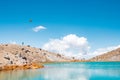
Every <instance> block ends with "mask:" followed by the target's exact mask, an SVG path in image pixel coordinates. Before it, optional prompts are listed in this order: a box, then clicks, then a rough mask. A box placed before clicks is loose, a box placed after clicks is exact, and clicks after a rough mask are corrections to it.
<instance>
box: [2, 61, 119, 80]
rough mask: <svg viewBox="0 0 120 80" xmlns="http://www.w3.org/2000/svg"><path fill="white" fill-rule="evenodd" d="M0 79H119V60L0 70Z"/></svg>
mask: <svg viewBox="0 0 120 80" xmlns="http://www.w3.org/2000/svg"><path fill="white" fill-rule="evenodd" d="M0 80H120V62H85V63H81V62H76V63H54V64H53V63H52V64H45V68H43V69H35V70H17V71H2V72H0Z"/></svg>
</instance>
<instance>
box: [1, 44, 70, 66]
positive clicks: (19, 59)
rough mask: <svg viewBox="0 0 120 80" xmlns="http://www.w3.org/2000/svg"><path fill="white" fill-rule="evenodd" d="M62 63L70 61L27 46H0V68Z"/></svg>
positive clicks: (61, 56) (58, 55)
mask: <svg viewBox="0 0 120 80" xmlns="http://www.w3.org/2000/svg"><path fill="white" fill-rule="evenodd" d="M64 61H70V59H68V58H66V57H64V56H63V55H60V54H55V53H51V52H48V51H46V50H42V49H40V48H35V47H30V46H29V45H27V46H23V45H17V44H0V66H3V65H23V64H30V63H33V62H35V63H41V62H64Z"/></svg>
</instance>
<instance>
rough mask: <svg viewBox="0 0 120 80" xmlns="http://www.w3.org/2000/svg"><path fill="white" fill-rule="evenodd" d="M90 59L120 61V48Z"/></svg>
mask: <svg viewBox="0 0 120 80" xmlns="http://www.w3.org/2000/svg"><path fill="white" fill-rule="evenodd" d="M88 61H120V48H118V49H116V50H113V51H110V52H107V53H104V54H102V55H99V56H96V57H93V58H91V59H89V60H88Z"/></svg>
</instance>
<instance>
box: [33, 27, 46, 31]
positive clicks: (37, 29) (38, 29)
mask: <svg viewBox="0 0 120 80" xmlns="http://www.w3.org/2000/svg"><path fill="white" fill-rule="evenodd" d="M44 29H46V28H45V27H44V26H37V27H35V28H33V31H34V32H38V31H40V30H44Z"/></svg>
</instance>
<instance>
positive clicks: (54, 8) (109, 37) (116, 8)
mask: <svg viewBox="0 0 120 80" xmlns="http://www.w3.org/2000/svg"><path fill="white" fill-rule="evenodd" d="M29 19H32V22H29ZM37 26H44V27H45V28H47V29H45V30H40V31H39V32H34V31H33V30H32V29H33V28H34V27H37ZM69 34H75V35H77V36H79V37H85V38H87V40H88V42H89V45H90V46H91V50H95V49H98V48H104V47H109V46H115V45H119V44H120V0H0V42H1V43H9V42H10V41H15V42H17V43H19V44H20V43H21V42H25V44H26V45H27V44H29V45H32V46H36V47H42V45H43V44H45V43H46V42H48V41H49V39H57V38H61V37H63V36H66V35H69Z"/></svg>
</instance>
